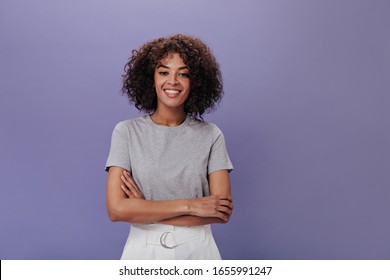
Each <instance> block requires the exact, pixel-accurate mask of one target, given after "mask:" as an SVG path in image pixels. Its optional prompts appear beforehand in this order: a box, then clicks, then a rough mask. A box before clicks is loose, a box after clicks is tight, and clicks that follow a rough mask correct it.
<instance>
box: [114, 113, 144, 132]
mask: <svg viewBox="0 0 390 280" xmlns="http://www.w3.org/2000/svg"><path fill="white" fill-rule="evenodd" d="M146 124H147V116H140V117H137V118H132V119H126V120H122V121H120V122H118V123H117V124H116V125H115V129H118V130H129V129H134V128H139V127H142V126H144V125H146Z"/></svg>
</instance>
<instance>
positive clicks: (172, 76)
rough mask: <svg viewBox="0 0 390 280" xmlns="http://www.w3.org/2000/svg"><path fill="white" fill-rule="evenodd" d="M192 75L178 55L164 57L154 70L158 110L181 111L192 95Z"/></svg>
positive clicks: (171, 54) (172, 54)
mask: <svg viewBox="0 0 390 280" xmlns="http://www.w3.org/2000/svg"><path fill="white" fill-rule="evenodd" d="M190 85H191V83H190V74H189V70H188V67H187V65H185V64H184V61H183V59H182V58H181V57H180V55H179V54H178V53H170V54H168V55H167V56H166V57H164V58H163V59H162V60H161V61H160V63H159V64H158V65H157V67H156V69H155V70H154V86H155V88H156V93H157V108H159V109H180V110H183V111H184V102H185V101H186V100H187V98H188V95H189V93H190Z"/></svg>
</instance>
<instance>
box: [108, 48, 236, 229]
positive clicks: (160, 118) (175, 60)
mask: <svg viewBox="0 0 390 280" xmlns="http://www.w3.org/2000/svg"><path fill="white" fill-rule="evenodd" d="M190 85H191V82H190V73H189V70H188V68H187V66H186V65H185V64H184V62H183V60H182V58H181V57H180V55H179V54H177V53H170V54H168V55H167V56H166V57H165V58H164V59H162V60H161V63H160V64H159V65H158V66H157V67H156V69H155V73H154V86H155V88H156V94H157V109H156V111H155V112H154V113H153V114H152V115H151V119H152V120H153V122H155V123H156V124H158V125H164V126H177V125H180V124H181V123H183V121H184V120H185V117H186V113H185V111H184V102H185V100H186V99H187V98H188V95H189V93H190ZM208 181H209V187H210V196H207V197H202V198H195V199H177V200H159V201H152V200H145V198H144V196H143V194H142V193H141V192H140V190H139V188H138V186H137V184H136V183H135V181H134V180H133V178H132V176H131V173H130V172H129V171H128V170H125V169H123V168H121V167H117V166H112V167H110V169H109V171H108V177H107V210H108V214H109V217H110V219H111V220H112V221H124V222H129V223H141V224H143V223H161V224H168V225H174V226H196V225H205V224H211V223H226V222H227V221H228V220H229V218H230V216H231V215H232V210H233V202H232V198H231V190H230V179H229V174H228V171H227V170H219V171H216V172H213V173H211V174H209V175H208ZM183 187H185V186H183Z"/></svg>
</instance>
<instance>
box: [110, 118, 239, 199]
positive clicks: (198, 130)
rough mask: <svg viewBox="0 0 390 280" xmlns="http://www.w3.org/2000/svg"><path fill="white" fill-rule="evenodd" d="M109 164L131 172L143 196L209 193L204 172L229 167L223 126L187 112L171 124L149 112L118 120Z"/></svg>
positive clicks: (183, 195)
mask: <svg viewBox="0 0 390 280" xmlns="http://www.w3.org/2000/svg"><path fill="white" fill-rule="evenodd" d="M110 166H119V167H122V168H124V169H126V170H129V171H130V172H132V176H133V178H134V180H135V182H136V183H137V185H138V187H139V188H140V191H141V192H142V193H143V195H144V196H145V199H147V200H169V199H191V198H199V197H203V196H207V195H209V194H210V191H209V185H208V180H207V175H208V174H210V173H213V172H215V171H218V170H222V169H227V170H229V171H231V170H233V165H232V163H231V161H230V159H229V155H228V153H227V150H226V145H225V140H224V136H223V134H222V132H221V130H220V129H219V128H218V127H217V126H216V125H214V124H211V123H208V122H206V121H198V120H196V119H194V118H193V117H191V116H187V117H186V119H185V121H184V122H183V123H182V124H181V125H179V126H175V127H169V126H161V125H157V124H155V123H154V122H153V121H152V119H151V118H150V116H149V115H146V116H143V117H139V118H136V119H131V120H126V121H122V122H120V123H118V124H117V125H116V127H115V129H114V131H113V133H112V139H111V148H110V154H109V156H108V159H107V163H106V170H108V168H109V167H110Z"/></svg>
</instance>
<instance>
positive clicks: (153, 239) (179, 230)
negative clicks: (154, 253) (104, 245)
mask: <svg viewBox="0 0 390 280" xmlns="http://www.w3.org/2000/svg"><path fill="white" fill-rule="evenodd" d="M206 232H211V229H210V226H209V225H205V226H194V227H175V226H165V225H159V224H153V225H132V226H131V230H130V237H131V238H133V239H135V240H137V242H142V243H144V244H145V245H146V244H152V245H160V246H163V247H164V248H166V249H174V248H176V247H177V246H179V245H180V244H183V243H186V242H191V241H195V240H199V241H200V242H203V241H204V240H205V239H206Z"/></svg>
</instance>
